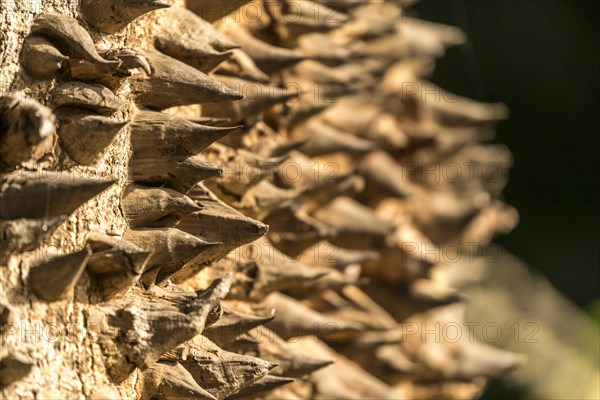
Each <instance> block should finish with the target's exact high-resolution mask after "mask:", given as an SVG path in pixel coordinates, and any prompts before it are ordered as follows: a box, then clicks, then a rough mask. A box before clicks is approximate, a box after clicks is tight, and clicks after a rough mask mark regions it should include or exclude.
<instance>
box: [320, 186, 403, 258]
mask: <svg viewBox="0 0 600 400" xmlns="http://www.w3.org/2000/svg"><path fill="white" fill-rule="evenodd" d="M315 218H316V219H317V220H319V221H321V222H323V223H325V224H327V225H329V226H332V227H333V228H335V229H336V230H337V232H338V234H337V236H336V237H335V238H334V239H332V243H334V244H336V245H338V246H341V247H347V248H354V249H358V250H371V249H373V248H377V246H380V245H382V244H383V242H384V240H385V238H386V237H387V235H388V234H390V233H392V232H393V231H394V225H392V224H390V223H389V222H387V221H384V220H382V219H381V218H379V217H378V216H377V214H375V212H374V211H373V209H371V208H369V207H367V206H364V205H362V204H360V203H358V202H357V201H355V200H353V199H351V198H349V197H338V198H337V199H335V200H334V201H333V202H331V203H330V204H328V205H327V206H325V207H323V208H321V209H319V210H317V211H316V212H315Z"/></svg>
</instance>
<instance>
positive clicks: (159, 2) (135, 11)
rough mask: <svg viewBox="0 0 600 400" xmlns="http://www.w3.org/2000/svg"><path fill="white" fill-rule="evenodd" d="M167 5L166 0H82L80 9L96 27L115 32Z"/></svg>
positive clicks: (84, 17)
mask: <svg viewBox="0 0 600 400" xmlns="http://www.w3.org/2000/svg"><path fill="white" fill-rule="evenodd" d="M167 7H170V5H169V3H168V2H167V1H165V0H82V1H81V6H80V8H79V11H80V12H81V15H82V16H83V19H84V20H85V21H86V22H87V23H88V24H90V25H91V26H93V27H94V28H96V29H98V30H101V31H103V32H108V33H114V32H116V31H118V30H120V29H122V28H124V27H125V26H126V25H127V24H129V23H130V22H132V21H133V20H134V19H136V18H137V17H139V16H141V15H144V14H146V13H149V12H151V11H154V10H158V9H160V8H167Z"/></svg>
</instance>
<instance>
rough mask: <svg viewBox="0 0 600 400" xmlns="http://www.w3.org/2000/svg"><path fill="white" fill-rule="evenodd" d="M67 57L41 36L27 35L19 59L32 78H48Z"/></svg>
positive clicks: (54, 73)
mask: <svg viewBox="0 0 600 400" xmlns="http://www.w3.org/2000/svg"><path fill="white" fill-rule="evenodd" d="M68 59H69V58H68V57H67V56H65V55H64V54H63V53H61V52H60V51H59V50H58V49H57V48H56V47H55V46H54V45H53V44H52V43H51V42H49V41H48V40H46V38H44V37H43V36H39V35H29V36H27V37H26V38H25V41H24V42H23V48H22V50H21V56H20V58H19V61H20V63H21V65H22V66H23V68H25V71H27V73H28V74H29V76H31V77H32V78H34V79H39V80H50V79H52V78H54V77H55V76H56V74H57V73H58V72H59V71H60V70H61V69H62V67H63V64H64V62H65V61H67V60H68Z"/></svg>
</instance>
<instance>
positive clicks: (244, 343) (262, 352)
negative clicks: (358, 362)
mask: <svg viewBox="0 0 600 400" xmlns="http://www.w3.org/2000/svg"><path fill="white" fill-rule="evenodd" d="M254 338H257V340H254ZM248 339H250V340H248ZM226 348H227V349H228V350H230V351H236V352H241V353H242V354H255V355H257V357H260V358H262V359H264V360H267V361H270V362H273V363H276V364H277V367H276V368H274V369H273V370H272V371H271V374H273V375H278V376H286V377H293V378H301V377H303V376H305V375H308V374H311V373H313V372H315V371H317V370H319V369H321V368H324V367H326V366H328V365H331V364H332V363H333V361H331V360H328V359H323V358H320V357H315V356H314V355H313V354H310V353H307V352H305V351H303V349H299V348H298V347H297V346H293V345H290V343H289V342H287V341H285V340H283V339H282V338H280V337H279V336H277V334H275V332H272V331H271V330H270V329H268V328H265V327H260V328H257V329H253V330H252V331H250V332H249V333H248V335H246V336H244V337H242V338H240V339H238V340H236V341H235V342H233V343H231V344H230V345H229V346H228V347H226Z"/></svg>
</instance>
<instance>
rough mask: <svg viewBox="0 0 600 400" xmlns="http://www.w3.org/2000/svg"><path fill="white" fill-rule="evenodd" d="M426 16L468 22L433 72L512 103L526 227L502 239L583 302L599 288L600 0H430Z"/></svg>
mask: <svg viewBox="0 0 600 400" xmlns="http://www.w3.org/2000/svg"><path fill="white" fill-rule="evenodd" d="M415 12H416V14H417V15H418V16H420V17H421V18H423V19H426V20H430V21H435V22H442V23H445V24H449V25H454V26H458V27H460V28H462V29H463V30H464V31H465V32H466V34H467V36H468V38H469V43H468V44H466V45H464V46H460V47H457V48H453V49H449V50H448V52H447V54H446V56H445V57H443V58H442V59H440V60H439V62H438V65H437V68H436V72H435V75H434V76H433V79H432V80H433V81H434V82H436V83H438V84H440V85H441V86H442V87H444V88H446V89H448V90H450V91H453V92H455V93H458V94H461V95H465V96H468V97H471V98H475V99H477V100H481V101H491V102H494V101H501V102H504V103H506V104H507V105H508V107H509V108H510V111H511V116H510V119H509V120H508V121H506V122H503V123H502V124H500V125H499V127H498V136H497V140H496V141H497V142H499V143H504V144H506V145H508V147H509V148H510V149H511V151H512V153H513V154H514V158H515V164H514V167H513V169H512V170H511V175H510V183H509V185H508V187H507V188H506V190H505V201H506V202H507V203H509V204H511V205H513V206H515V207H516V208H517V209H518V211H519V214H520V223H519V226H518V227H517V228H516V230H514V231H513V232H512V233H511V234H510V235H508V236H506V237H501V238H499V240H498V241H499V242H500V243H501V244H503V245H504V246H506V247H507V248H508V249H509V250H511V251H512V252H514V253H516V254H517V255H518V256H520V257H521V258H522V259H523V260H525V261H526V262H527V263H529V264H530V265H531V266H533V267H534V268H536V269H538V270H540V271H542V272H543V273H544V274H545V275H546V276H547V277H548V278H549V279H550V281H551V282H552V283H553V284H554V285H555V286H556V287H557V288H558V289H559V290H560V291H561V292H562V293H564V294H566V295H567V296H568V297H569V298H571V299H572V300H573V301H574V302H575V303H577V304H578V305H579V306H580V307H582V308H586V309H587V308H588V307H589V306H590V304H591V303H592V302H593V301H594V300H595V299H597V298H598V296H599V290H600V289H599V288H600V262H599V253H600V234H599V227H600V218H599V204H600V201H599V200H598V183H599V182H600V178H599V176H598V169H599V165H598V164H599V163H598V160H599V159H600V157H599V149H600V104H599V93H600V87H599V84H598V75H599V74H600V68H599V67H600V59H599V53H600V50H599V49H600V40H599V38H600V28H599V27H600V1H597V0H588V1H586V0H577V1H570V0H540V1H537V0H423V1H422V2H421V3H419V4H417V6H416V7H415Z"/></svg>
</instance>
